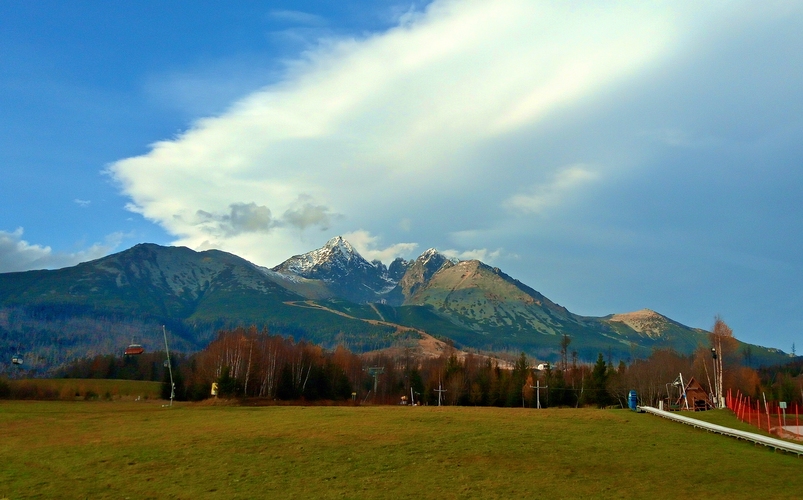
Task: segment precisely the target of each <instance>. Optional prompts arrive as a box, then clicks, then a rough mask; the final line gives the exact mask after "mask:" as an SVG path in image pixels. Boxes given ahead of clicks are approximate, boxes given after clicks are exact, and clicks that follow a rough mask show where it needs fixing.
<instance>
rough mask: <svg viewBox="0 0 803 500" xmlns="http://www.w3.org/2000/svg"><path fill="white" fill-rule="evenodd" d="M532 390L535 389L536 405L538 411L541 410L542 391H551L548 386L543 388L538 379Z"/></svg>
mask: <svg viewBox="0 0 803 500" xmlns="http://www.w3.org/2000/svg"><path fill="white" fill-rule="evenodd" d="M530 389H535V404H536V406H535V407H536V408H537V409H539V410H540V409H541V389H549V386H548V385H545V386H544V387H541V380H539V379H536V381H535V385H534V386H533V385H531V386H530Z"/></svg>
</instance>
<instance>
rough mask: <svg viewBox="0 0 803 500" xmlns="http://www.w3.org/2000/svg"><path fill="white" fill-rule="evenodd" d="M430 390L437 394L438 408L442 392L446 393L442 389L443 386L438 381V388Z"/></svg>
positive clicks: (439, 380)
mask: <svg viewBox="0 0 803 500" xmlns="http://www.w3.org/2000/svg"><path fill="white" fill-rule="evenodd" d="M432 390H433V391H435V392H437V393H438V406H440V405H441V396H442V395H443V393H444V392H447V391H446V389H444V388H443V384H441V379H438V388H437V389H432Z"/></svg>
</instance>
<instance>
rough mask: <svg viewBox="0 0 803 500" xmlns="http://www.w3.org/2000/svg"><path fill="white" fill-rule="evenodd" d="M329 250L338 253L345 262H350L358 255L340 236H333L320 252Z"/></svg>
mask: <svg viewBox="0 0 803 500" xmlns="http://www.w3.org/2000/svg"><path fill="white" fill-rule="evenodd" d="M325 249H326V250H329V251H330V252H339V253H340V255H342V256H343V257H344V258H345V259H346V260H351V258H352V257H353V256H354V255H360V254H359V253H358V252H357V250H355V249H354V247H353V246H351V243H349V242H348V241H346V240H344V239H343V237H342V236H335V237H334V238H332V239H331V240H329V241H327V242H326V245H324V246H323V248H321V250H325Z"/></svg>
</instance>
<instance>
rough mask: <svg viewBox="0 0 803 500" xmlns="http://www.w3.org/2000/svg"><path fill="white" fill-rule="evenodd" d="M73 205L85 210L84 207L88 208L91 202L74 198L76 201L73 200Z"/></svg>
mask: <svg viewBox="0 0 803 500" xmlns="http://www.w3.org/2000/svg"><path fill="white" fill-rule="evenodd" d="M73 203H75V204H76V205H78V206H79V207H81V208H86V207H88V206H89V205H90V204H91V203H92V202H91V201H90V200H82V199H80V198H76V199H74V200H73Z"/></svg>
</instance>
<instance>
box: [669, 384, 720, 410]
mask: <svg viewBox="0 0 803 500" xmlns="http://www.w3.org/2000/svg"><path fill="white" fill-rule="evenodd" d="M684 395H685V397H686V400H687V401H688V403H689V405H688V407H687V406H686V401H684V400H683V397H684ZM677 405H678V407H679V408H680V409H681V410H694V411H705V410H710V409H711V408H713V407H714V405H713V403H711V399H709V397H708V393H707V392H706V391H705V389H703V386H701V385H700V382H697V380H695V378H694V377H692V378H690V379H689V381H688V383H687V384H686V387H685V389H684V390H683V394H681V395H680V397H679V398H678V401H677Z"/></svg>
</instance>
